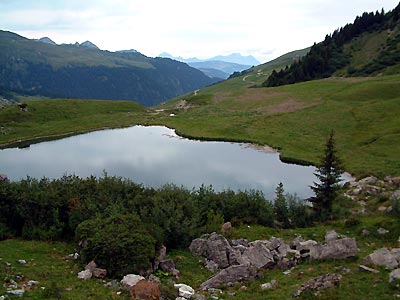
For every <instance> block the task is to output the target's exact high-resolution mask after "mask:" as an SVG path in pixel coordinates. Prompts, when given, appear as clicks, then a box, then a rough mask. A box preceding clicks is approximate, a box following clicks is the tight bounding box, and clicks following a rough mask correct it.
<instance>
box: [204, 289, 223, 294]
mask: <svg viewBox="0 0 400 300" xmlns="http://www.w3.org/2000/svg"><path fill="white" fill-rule="evenodd" d="M207 292H209V293H210V294H212V295H217V294H222V290H221V289H216V288H209V289H207Z"/></svg>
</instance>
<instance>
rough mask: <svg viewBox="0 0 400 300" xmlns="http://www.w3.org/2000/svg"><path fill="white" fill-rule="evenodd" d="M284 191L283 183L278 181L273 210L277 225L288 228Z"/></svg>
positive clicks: (287, 212)
mask: <svg viewBox="0 0 400 300" xmlns="http://www.w3.org/2000/svg"><path fill="white" fill-rule="evenodd" d="M284 192H285V190H284V189H283V184H282V182H280V183H279V184H278V186H277V188H276V190H275V195H276V196H275V202H274V212H275V218H276V221H277V222H278V223H279V225H280V226H281V227H283V228H288V227H289V226H290V222H289V211H288V205H287V201H286V198H285V195H284Z"/></svg>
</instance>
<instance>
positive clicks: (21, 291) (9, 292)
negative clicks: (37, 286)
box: [7, 289, 25, 297]
mask: <svg viewBox="0 0 400 300" xmlns="http://www.w3.org/2000/svg"><path fill="white" fill-rule="evenodd" d="M24 293H25V290H23V289H19V290H12V291H7V294H10V295H15V296H18V297H22V295H23V294H24Z"/></svg>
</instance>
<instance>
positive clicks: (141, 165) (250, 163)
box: [0, 126, 350, 199]
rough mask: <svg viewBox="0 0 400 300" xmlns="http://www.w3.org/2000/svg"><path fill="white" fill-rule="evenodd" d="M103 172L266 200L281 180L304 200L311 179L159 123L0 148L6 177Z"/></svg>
mask: <svg viewBox="0 0 400 300" xmlns="http://www.w3.org/2000/svg"><path fill="white" fill-rule="evenodd" d="M104 172H106V173H107V175H108V176H114V175H115V176H121V177H126V178H130V179H131V180H133V181H134V182H137V183H142V184H143V185H144V186H151V187H155V188H157V187H161V186H162V185H164V184H168V183H172V184H175V185H177V186H184V187H186V188H189V189H192V188H198V187H199V186H201V185H202V184H204V185H206V186H209V185H212V187H213V188H214V189H215V190H217V191H222V190H226V189H231V190H234V191H238V190H242V191H244V190H250V189H254V190H260V191H262V192H263V193H264V195H265V196H266V197H267V198H268V199H273V198H274V193H275V189H276V187H277V185H278V184H279V183H280V182H282V183H283V185H284V189H285V192H288V193H290V194H294V193H296V194H297V195H298V196H299V197H300V198H303V199H304V198H308V197H310V196H312V191H311V189H310V187H309V186H310V185H312V184H313V181H315V180H316V177H315V176H314V174H313V173H314V172H315V167H312V166H299V165H294V164H286V163H283V162H281V161H280V160H279V153H278V152H276V151H271V150H265V149H264V148H257V147H253V146H251V145H249V144H241V143H228V142H209V141H207V142H204V141H197V140H189V139H186V138H181V137H179V136H178V135H177V134H176V133H175V131H174V130H171V129H169V128H166V127H161V126H150V127H145V126H134V127H129V128H123V129H108V130H102V131H95V132H90V133H86V134H81V135H76V136H72V137H68V138H64V139H60V140H54V141H49V142H43V143H39V144H33V145H30V146H29V147H27V148H10V149H4V150H0V173H4V174H6V175H7V176H8V178H9V179H10V180H19V179H23V178H26V176H30V177H34V178H41V177H48V178H59V177H61V176H63V175H71V174H75V175H77V176H80V177H88V176H90V175H94V176H97V177H101V176H103V175H104ZM344 177H345V178H344V179H345V180H346V181H347V180H350V176H348V175H344Z"/></svg>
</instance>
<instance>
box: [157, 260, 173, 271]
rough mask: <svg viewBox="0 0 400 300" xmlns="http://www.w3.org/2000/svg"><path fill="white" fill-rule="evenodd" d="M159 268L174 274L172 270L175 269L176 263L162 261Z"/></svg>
mask: <svg viewBox="0 0 400 300" xmlns="http://www.w3.org/2000/svg"><path fill="white" fill-rule="evenodd" d="M158 268H159V269H161V270H163V271H165V272H168V273H172V270H174V269H175V262H174V261H173V260H172V259H166V260H162V261H160V263H159V266H158Z"/></svg>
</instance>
